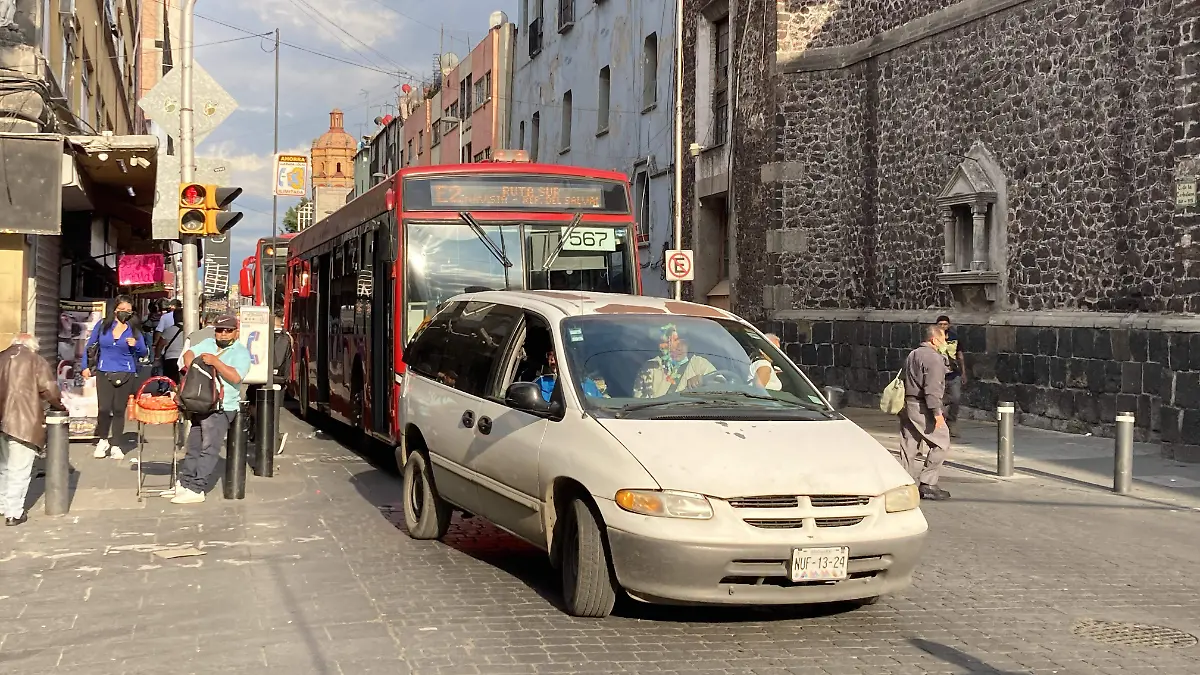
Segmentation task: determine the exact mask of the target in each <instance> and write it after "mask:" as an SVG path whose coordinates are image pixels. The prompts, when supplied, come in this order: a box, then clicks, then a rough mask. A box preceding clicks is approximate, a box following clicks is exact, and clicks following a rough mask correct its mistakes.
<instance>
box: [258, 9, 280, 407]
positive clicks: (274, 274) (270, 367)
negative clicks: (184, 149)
mask: <svg viewBox="0 0 1200 675" xmlns="http://www.w3.org/2000/svg"><path fill="white" fill-rule="evenodd" d="M272 152H273V154H274V156H276V157H278V156H279V29H278V28H276V29H275V149H274V150H273V151H272ZM271 192H272V195H271V243H272V246H274V245H275V239H276V238H277V237H279V195H277V194H273V193H274V192H275V191H274V190H272V191H271ZM278 259H279V256H278V255H276V254H275V250H274V249H273V248H272V250H271V263H270V264H271V283H272V284H278V283H279V281H278V280H279V269H278V267H277V266H276V265H275V261H276V260H278ZM261 274H262V272H261V271H259V275H261ZM263 291H264V292H268V291H269V292H270V296H271V299H270V300H269V301H268V302H267V306H268V307H270V308H271V309H270V312H271V317H270V319H269V320H270V322H271V329H270V333H269V339H268V340H267V389H268V390H271V391H273V390H274V389H275V289H274V288H271V289H267V288H265V287H264V288H263Z"/></svg>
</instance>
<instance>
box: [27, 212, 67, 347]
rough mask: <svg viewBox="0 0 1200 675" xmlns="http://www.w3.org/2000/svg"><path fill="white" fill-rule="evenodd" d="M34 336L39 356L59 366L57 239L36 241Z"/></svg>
mask: <svg viewBox="0 0 1200 675" xmlns="http://www.w3.org/2000/svg"><path fill="white" fill-rule="evenodd" d="M35 242H36V243H35V244H34V246H35V247H36V254H35V259H34V264H35V270H34V279H35V282H36V284H37V288H36V291H35V293H34V313H33V317H32V318H33V322H32V323H33V335H34V337H36V338H37V339H38V342H40V343H41V354H42V356H45V357H46V358H47V359H49V360H50V363H58V315H59V309H58V300H59V293H60V283H59V280H60V275H61V273H62V246H61V244H60V241H59V237H49V236H39V237H37V239H36V240H35Z"/></svg>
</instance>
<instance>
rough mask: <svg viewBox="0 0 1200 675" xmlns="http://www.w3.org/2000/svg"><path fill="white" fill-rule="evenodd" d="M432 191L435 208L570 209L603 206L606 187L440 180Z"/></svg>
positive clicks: (599, 207)
mask: <svg viewBox="0 0 1200 675" xmlns="http://www.w3.org/2000/svg"><path fill="white" fill-rule="evenodd" d="M432 193H433V194H432V196H433V200H432V201H433V206H434V207H435V208H447V209H453V208H465V207H470V208H477V209H484V208H488V207H500V208H518V209H524V208H533V209H545V208H552V209H564V210H569V211H574V210H578V209H601V208H604V189H603V188H601V187H600V186H598V185H597V186H588V187H559V186H555V185H504V184H503V183H492V184H487V183H484V184H480V183H465V182H463V183H459V182H454V183H451V182H445V183H443V182H440V181H439V182H438V183H437V184H434V185H433V186H432Z"/></svg>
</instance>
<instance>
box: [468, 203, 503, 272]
mask: <svg viewBox="0 0 1200 675" xmlns="http://www.w3.org/2000/svg"><path fill="white" fill-rule="evenodd" d="M458 217H459V218H462V219H463V222H464V223H466V224H467V225H468V226H470V228H471V231H472V232H474V233H475V236H476V237H479V241H482V242H483V245H484V246H486V247H487V249H488V251H489V252H490V253H491V254H492V255H493V256H495V258H496V261H497V262H499V263H500V264H501V265H504V268H505V269H508V268H509V267H512V266H513V264H512V261H510V260H509V259H508V256H506V255H504V251H501V250H500V247H499V246H496V242H494V241H492V239H491V237H489V236H487V232H484V231H483V226H481V225H480V224H479V221H477V220H475V216H472V215H471V214H470V213H467V212H466V211H460V212H459V213H458Z"/></svg>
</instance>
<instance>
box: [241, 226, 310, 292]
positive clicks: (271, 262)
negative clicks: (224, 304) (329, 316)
mask: <svg viewBox="0 0 1200 675" xmlns="http://www.w3.org/2000/svg"><path fill="white" fill-rule="evenodd" d="M295 236H296V235H295V234H284V235H281V236H278V237H275V238H270V237H267V238H265V239H259V240H258V245H257V246H255V247H254V255H252V256H250V257H249V258H246V259H245V260H243V261H242V272H241V275H240V276H239V277H238V293H240V294H241V296H242V298H243V302H242V304H243V305H246V304H253V305H255V306H257V307H266V306H268V305H269V304H270V295H268V293H270V292H274V293H275V307H276V309H283V307H284V304H285V303H284V300H285V298H286V295H285V293H284V289H285V284H284V282H285V271H286V269H287V257H288V240H289V239H291V238H292V237H295Z"/></svg>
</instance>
